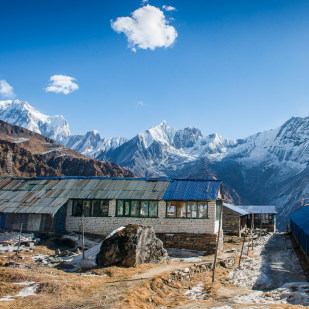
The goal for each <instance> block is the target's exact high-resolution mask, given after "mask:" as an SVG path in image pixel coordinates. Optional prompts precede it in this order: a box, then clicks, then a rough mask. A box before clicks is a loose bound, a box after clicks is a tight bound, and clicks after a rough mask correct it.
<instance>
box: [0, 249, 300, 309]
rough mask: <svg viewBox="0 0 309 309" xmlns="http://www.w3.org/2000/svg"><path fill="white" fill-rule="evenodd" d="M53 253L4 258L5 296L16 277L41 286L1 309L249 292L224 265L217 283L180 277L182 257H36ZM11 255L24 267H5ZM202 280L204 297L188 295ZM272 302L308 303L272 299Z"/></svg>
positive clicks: (145, 303)
mask: <svg viewBox="0 0 309 309" xmlns="http://www.w3.org/2000/svg"><path fill="white" fill-rule="evenodd" d="M52 253H53V251H52V250H50V249H48V248H47V247H45V246H37V247H36V248H35V251H34V252H33V253H21V255H23V256H24V257H25V258H24V259H20V258H18V257H16V256H15V254H13V253H12V254H10V255H9V256H8V257H3V256H2V257H0V298H1V297H3V296H7V295H16V294H17V293H18V292H19V291H20V290H21V288H22V287H21V286H18V285H15V284H14V283H16V282H25V281H32V282H35V283H36V284H37V285H38V288H37V294H36V295H33V296H28V297H24V298H16V299H15V300H14V301H10V302H0V308H8V309H13V308H14V309H15V308H27V309H36V308H44V309H45V308H46V309H51V308H53V309H56V308H59V309H60V308H61V309H62V308H67V309H69V308H87V309H90V308H133V309H137V308H142V309H143V308H144V309H148V308H161V307H166V308H190V309H192V308H211V307H213V306H222V305H224V304H226V303H227V302H228V300H229V298H231V297H233V296H235V295H236V294H239V293H248V291H247V290H246V289H241V288H237V287H234V286H231V285H229V284H227V282H226V277H227V276H228V273H229V271H230V270H229V269H227V268H224V267H221V266H218V267H217V273H216V282H215V283H212V282H211V275H212V272H211V270H209V269H208V270H206V271H200V270H197V271H196V272H192V273H191V275H190V276H189V277H181V276H180V277H177V278H176V279H175V276H174V277H173V274H174V273H175V272H174V271H175V270H176V269H179V268H182V269H183V268H184V267H185V266H186V264H185V263H183V262H172V263H169V264H157V265H153V264H152V265H151V264H145V265H139V266H137V267H135V268H120V267H108V268H101V269H93V270H90V271H86V272H84V273H65V272H64V271H62V270H60V269H56V268H53V267H43V266H38V265H36V264H34V263H33V261H32V259H31V255H34V254H52ZM8 260H11V261H14V260H15V261H16V262H18V263H21V264H23V265H24V267H18V268H14V267H4V266H3V265H4V264H5V263H6V262H7V261H8ZM191 265H192V264H191ZM192 267H194V266H193V265H192ZM166 269H168V271H165V270H166ZM156 273H157V274H156ZM85 274H86V275H87V276H85ZM152 274H153V275H152ZM200 283H202V284H203V286H204V293H205V297H204V299H203V300H195V301H192V300H189V299H188V298H187V297H186V296H185V295H184V293H185V291H186V290H188V289H191V288H193V287H194V286H196V285H197V284H200ZM247 306H248V307H249V306H250V305H247ZM234 307H235V308H244V307H243V306H241V305H240V304H238V305H237V304H235V305H233V308H234ZM267 307H268V308H283V309H285V308H304V307H302V306H291V305H269V304H267Z"/></svg>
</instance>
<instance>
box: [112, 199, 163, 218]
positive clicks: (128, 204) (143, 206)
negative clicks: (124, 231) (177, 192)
mask: <svg viewBox="0 0 309 309" xmlns="http://www.w3.org/2000/svg"><path fill="white" fill-rule="evenodd" d="M116 216H117V217H142V218H157V217H158V201H137V200H117V206H116Z"/></svg>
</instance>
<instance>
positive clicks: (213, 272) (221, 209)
mask: <svg viewBox="0 0 309 309" xmlns="http://www.w3.org/2000/svg"><path fill="white" fill-rule="evenodd" d="M222 212H223V201H221V206H220V217H219V231H218V237H217V246H216V252H215V258H214V265H213V268H212V282H215V274H216V264H217V256H218V250H219V246H220V233H221V226H222Z"/></svg>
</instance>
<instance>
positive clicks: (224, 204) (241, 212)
mask: <svg viewBox="0 0 309 309" xmlns="http://www.w3.org/2000/svg"><path fill="white" fill-rule="evenodd" d="M223 206H224V207H226V208H228V209H230V210H233V211H235V212H237V213H239V214H240V215H242V216H245V215H249V212H248V211H246V210H245V209H242V208H240V207H239V206H236V205H231V204H228V203H223Z"/></svg>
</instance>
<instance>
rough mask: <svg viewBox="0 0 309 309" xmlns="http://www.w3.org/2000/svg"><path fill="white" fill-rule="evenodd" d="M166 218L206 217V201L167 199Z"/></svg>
mask: <svg viewBox="0 0 309 309" xmlns="http://www.w3.org/2000/svg"><path fill="white" fill-rule="evenodd" d="M166 217H167V218H194V219H196V218H203V219H205V218H208V204H207V202H198V201H188V202H185V201H168V202H167V204H166Z"/></svg>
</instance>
